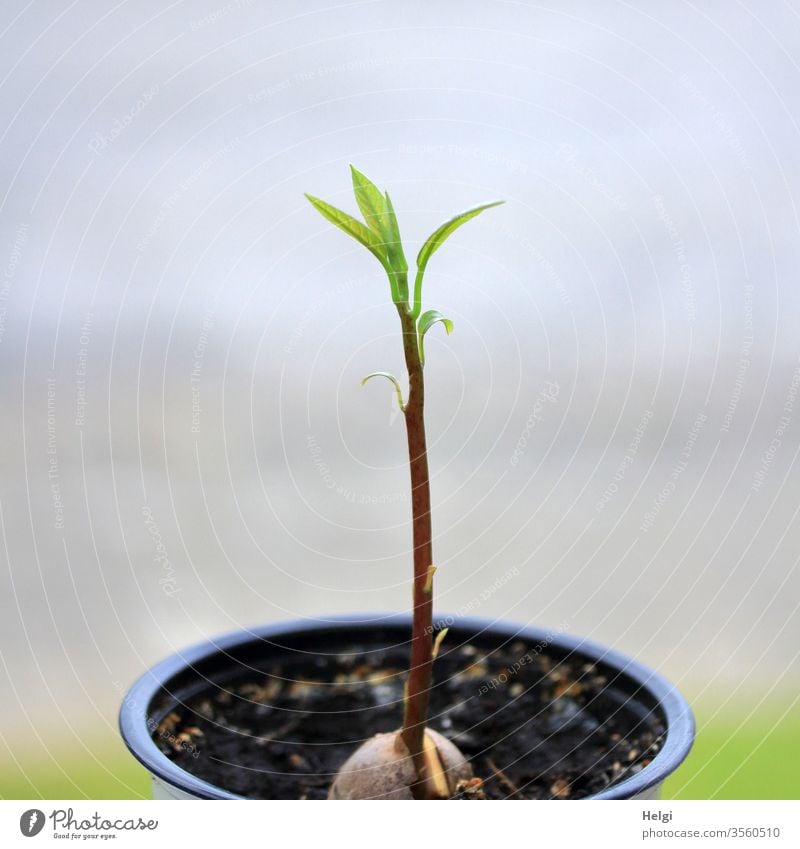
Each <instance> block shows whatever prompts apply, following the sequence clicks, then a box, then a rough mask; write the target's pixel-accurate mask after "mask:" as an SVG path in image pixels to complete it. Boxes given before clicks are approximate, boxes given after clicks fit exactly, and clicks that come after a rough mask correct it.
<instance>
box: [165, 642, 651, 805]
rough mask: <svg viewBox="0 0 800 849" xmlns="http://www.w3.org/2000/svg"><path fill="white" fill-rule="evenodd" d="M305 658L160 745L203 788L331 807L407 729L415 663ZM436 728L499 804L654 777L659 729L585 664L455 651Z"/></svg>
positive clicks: (172, 731) (237, 691) (536, 649)
mask: <svg viewBox="0 0 800 849" xmlns="http://www.w3.org/2000/svg"><path fill="white" fill-rule="evenodd" d="M305 657H306V660H305V662H300V663H299V664H298V659H297V658H298V656H297V655H296V654H295V655H292V656H291V659H287V661H286V662H284V663H283V664H281V662H280V661H272V662H271V663H270V664H267V665H265V667H264V668H263V671H262V670H258V671H253V670H252V669H250V670H249V672H248V674H247V675H245V676H244V677H240V678H238V679H234V680H233V681H232V682H230V683H227V684H225V685H224V686H222V685H214V684H209V687H208V689H207V691H206V692H204V693H202V694H201V695H199V696H197V697H195V698H193V699H192V700H190V701H189V702H188V703H187V704H186V705H182V706H180V707H175V708H174V709H173V710H172V711H171V712H170V713H168V714H167V715H166V716H165V717H164V718H163V719H161V721H160V722H159V723H158V728H157V729H156V731H155V733H154V735H153V738H154V740H156V742H157V743H158V745H159V747H160V748H161V750H162V751H163V752H164V753H165V754H167V755H168V756H169V757H170V758H172V759H173V760H174V761H175V762H176V763H178V764H179V765H180V766H181V767H183V768H184V769H186V770H187V771H189V772H191V773H193V774H194V775H196V776H198V777H200V778H203V779H205V780H206V781H208V782H211V783H212V784H214V785H216V786H219V787H223V788H225V789H226V790H228V791H230V792H233V793H236V794H239V795H241V796H247V797H251V798H257V799H323V798H325V797H326V795H327V792H328V787H329V785H330V782H331V780H332V777H333V776H334V775H335V773H336V771H337V770H338V768H339V767H340V766H341V764H342V763H343V762H344V761H345V760H346V759H347V757H348V756H349V755H350V754H351V753H352V752H353V751H354V749H355V748H356V747H357V746H358V744H359V742H360V741H362V740H364V739H366V738H368V737H370V736H372V735H373V734H376V733H378V732H384V731H393V730H396V729H398V728H399V726H400V722H401V717H402V694H403V682H404V678H405V672H404V666H405V663H406V662H407V660H406V652H405V651H404V650H403V649H402V648H401V647H400V648H392V649H380V650H373V651H369V652H367V653H363V652H359V651H358V649H356V648H353V649H352V651H345V652H343V653H341V654H338V655H330V654H329V655H322V656H316V657H315V656H310V655H305ZM435 674H436V682H435V686H434V690H433V692H432V694H431V716H430V725H431V727H433V728H435V729H437V730H438V731H440V732H441V733H442V734H444V735H445V736H446V737H449V738H450V739H452V740H453V741H454V742H455V744H456V745H457V746H458V747H459V748H460V749H461V751H462V752H463V753H464V755H465V756H466V757H467V758H468V759H469V760H470V762H471V764H472V768H473V770H474V772H475V775H476V776H478V777H480V778H481V779H483V781H484V788H483V789H484V792H485V795H486V798H489V799H552V798H556V799H577V798H581V797H585V796H588V795H590V794H592V793H596V792H598V791H600V790H603V789H604V788H606V787H608V786H609V785H610V784H612V783H614V782H617V781H619V780H621V779H623V778H625V777H627V776H629V775H631V774H632V773H635V772H638V771H639V770H641V769H642V768H643V767H644V766H646V765H647V764H648V763H649V762H650V760H652V758H653V757H654V755H655V754H656V752H657V751H658V749H659V747H660V745H661V742H662V736H663V733H664V726H663V722H662V719H661V717H660V715H659V714H658V713H657V712H655V711H649V710H648V709H647V708H645V707H644V706H643V705H642V703H641V702H639V701H637V700H636V699H631V698H629V697H627V696H626V695H625V694H624V693H623V692H622V691H621V690H619V689H618V688H617V686H616V685H615V682H614V681H609V680H607V675H604V674H601V671H600V670H598V669H597V668H596V667H595V666H593V665H592V664H587V663H586V662H585V660H582V659H580V658H578V657H573V658H565V659H562V660H558V661H556V660H553V659H552V658H550V657H549V656H548V655H547V654H546V652H543V651H541V647H540V646H529V645H526V644H525V643H522V642H519V641H517V642H513V643H511V644H506V645H505V646H503V647H501V648H499V649H494V650H493V651H492V652H491V653H488V654H487V653H485V652H483V651H479V650H478V649H476V648H474V647H473V646H471V645H461V646H458V647H455V648H451V649H450V650H449V651H448V650H446V649H444V648H443V650H442V653H441V655H440V657H439V658H438V659H437V661H436V672H435Z"/></svg>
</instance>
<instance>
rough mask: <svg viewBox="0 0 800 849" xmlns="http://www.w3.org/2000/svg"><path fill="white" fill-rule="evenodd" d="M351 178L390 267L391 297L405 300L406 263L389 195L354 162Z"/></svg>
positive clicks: (401, 301) (354, 192)
mask: <svg viewBox="0 0 800 849" xmlns="http://www.w3.org/2000/svg"><path fill="white" fill-rule="evenodd" d="M350 173H351V175H352V177H353V194H355V196H356V202H357V203H358V208H359V209H360V210H361V214H362V215H363V216H364V221H366V223H367V225H368V226H369V228H370V230H372V231H373V232H374V233H375V234H376V235H377V236H378V237H379V238H380V240H381V242H382V243H383V246H384V251H385V253H386V259H387V262H388V264H389V267H388V268H387V269H386V270H387V273H388V274H389V277H390V282H391V284H392V300H393V301H394V302H395V303H398V302H399V303H404V304H405V303H408V277H407V276H406V273H407V272H408V263H407V262H406V258H405V256H404V254H403V245H402V242H401V241H400V228H399V227H398V225H397V216H396V215H395V212H394V207H393V206H392V201H391V200H390V198H389V194H388V193H385V194H381V191H380V189H379V188H378V187H377V186H376V185H375V184H374V183H373V182H372V180H370V179H369V177H367V176H366V175H365V174H362V173H361V172H360V171H359V170H358V169H357V168H356V167H355V166H354V165H351V166H350Z"/></svg>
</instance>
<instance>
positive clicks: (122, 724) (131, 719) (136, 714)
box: [119, 613, 695, 799]
mask: <svg viewBox="0 0 800 849" xmlns="http://www.w3.org/2000/svg"><path fill="white" fill-rule="evenodd" d="M451 619H452V621H453V625H454V626H455V627H456V628H459V629H461V628H464V629H468V630H474V631H475V632H476V633H483V632H488V633H490V634H496V635H497V636H500V637H502V638H504V639H506V640H508V639H514V638H516V639H524V640H527V641H529V642H532V643H537V642H541V641H543V640H547V642H548V645H554V646H557V647H559V648H561V649H564V650H566V651H567V652H573V651H578V652H580V653H581V654H583V655H587V656H588V657H589V658H590V659H591V660H592V661H599V662H601V663H604V664H606V665H610V666H613V667H616V668H617V669H619V671H620V672H622V673H624V674H625V675H627V676H628V677H629V678H631V679H633V680H634V681H635V682H636V683H637V684H639V685H640V686H641V687H642V688H643V689H645V690H647V691H649V693H650V695H651V696H652V697H653V698H654V699H655V700H656V701H657V702H658V704H659V706H660V707H661V710H662V711H663V713H664V718H665V720H666V722H665V724H666V736H665V739H664V745H663V746H662V748H661V749H660V751H659V752H658V754H657V755H656V756H655V757H654V758H653V760H652V761H651V762H650V763H649V764H648V765H647V766H646V767H644V768H643V769H642V770H641V771H640V772H638V773H636V774H635V775H632V776H630V777H628V778H626V779H624V780H623V781H620V782H619V783H618V784H614V785H612V786H611V787H608V788H606V789H605V790H603V791H601V792H600V793H595V794H593V795H592V796H589V797H587V798H588V799H629V798H631V797H633V796H636V795H638V794H640V793H642V792H644V791H645V790H647V789H649V788H651V787H653V786H654V785H656V784H659V783H661V782H662V781H664V779H665V778H666V777H667V776H668V775H670V774H671V773H672V772H674V771H675V770H676V769H677V768H678V766H680V764H681V763H682V762H683V761H684V759H685V758H686V756H687V755H688V754H689V750H690V749H691V748H692V744H693V743H694V736H695V722H694V716H693V714H692V710H691V708H690V707H689V704H688V702H687V701H686V699H684V698H683V696H682V695H681V694H680V693H679V692H678V690H677V689H676V688H675V686H674V685H673V684H671V683H670V682H669V681H667V679H666V678H664V677H663V676H661V675H660V674H659V673H657V672H655V671H654V670H652V669H650V668H649V667H648V666H646V665H645V664H643V663H640V662H639V661H638V660H634V659H633V658H631V657H628V656H627V655H625V654H622V653H621V652H618V651H616V650H615V649H611V648H607V647H606V646H604V645H603V644H601V643H597V642H594V641H593V640H589V639H586V638H584V637H578V636H572V635H570V634H564V633H555V634H554V633H553V630H547V629H546V628H540V627H534V626H530V625H517V624H513V623H509V622H506V621H504V620H492V619H487V618H483V617H451V616H447V615H446V614H439V615H437V620H439V621H442V620H444V621H450V620H451ZM343 625H348V626H349V627H350V629H354V628H355V629H356V630H357V631H360V632H369V631H370V630H371V629H374V628H376V627H388V628H392V627H405V628H408V627H410V625H411V617H410V615H409V614H406V613H399V614H398V613H389V614H361V615H357V616H356V615H353V614H343V615H333V616H328V617H325V618H322V617H320V618H316V619H309V620H304V619H299V620H292V621H283V622H276V623H271V624H268V625H262V626H259V627H256V628H252V629H240V630H237V631H232V632H229V633H226V634H224V635H223V636H221V637H218V638H216V639H208V640H203V641H202V642H199V643H196V644H195V645H193V646H191V647H189V648H187V649H185V650H183V651H179V652H175V653H174V654H172V655H170V656H169V657H167V658H165V659H164V660H162V661H160V662H159V663H157V664H155V666H152V667H151V668H150V669H148V670H147V672H145V673H144V674H143V675H142V676H141V677H139V678H138V679H137V680H136V681H135V682H134V684H133V685H132V686H131V688H130V689H129V690H128V692H127V694H126V695H125V697H124V698H123V700H122V706H121V707H120V712H119V729H120V733H121V734H122V739H123V741H124V742H125V745H126V746H127V747H128V749H129V751H130V752H131V754H132V755H133V756H134V757H135V758H136V760H138V761H139V763H141V764H142V765H143V766H144V767H146V768H147V770H148V771H149V772H150V773H151V774H152V775H153V776H155V777H157V778H159V779H161V780H162V781H164V782H166V783H168V784H170V785H172V786H173V787H177V788H179V789H180V790H182V791H183V792H185V793H187V794H190V795H192V796H196V797H198V798H200V799H245V798H246V797H244V796H240V795H238V794H236V793H231V792H229V791H227V790H225V789H223V788H222V787H217V786H216V785H214V784H211V783H209V782H207V781H204V780H202V779H200V778H197V777H196V776H194V775H192V773H190V772H187V771H186V770H185V769H183V768H182V767H179V766H178V765H177V764H176V763H175V762H174V761H171V760H170V759H169V758H168V757H167V756H166V755H165V754H163V753H162V752H161V750H160V749H159V748H158V746H157V745H156V743H155V741H154V740H153V738H152V732H153V729H152V723H151V721H150V720H149V708H150V705H151V703H152V701H153V699H154V698H155V697H156V696H157V695H159V694H160V693H161V692H162V691H163V690H164V689H166V687H165V684H166V683H167V682H168V681H169V680H170V679H172V678H174V677H175V676H176V675H177V674H178V673H180V672H181V671H182V670H183V669H185V668H186V667H191V666H194V665H195V664H197V663H200V662H201V661H203V660H207V659H208V658H210V657H212V656H213V655H215V654H218V653H221V652H227V651H229V650H231V649H234V648H236V647H239V646H242V645H245V644H247V643H249V642H253V641H271V640H276V639H278V638H280V637H285V636H287V635H289V634H296V633H298V632H305V633H309V634H313V633H314V632H320V631H326V630H331V629H332V628H333V629H334V630H336V629H338V628H341V626H343Z"/></svg>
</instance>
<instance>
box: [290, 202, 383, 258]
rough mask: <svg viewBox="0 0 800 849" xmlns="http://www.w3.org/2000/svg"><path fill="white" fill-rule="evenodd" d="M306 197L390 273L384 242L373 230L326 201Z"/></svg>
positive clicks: (318, 210)
mask: <svg viewBox="0 0 800 849" xmlns="http://www.w3.org/2000/svg"><path fill="white" fill-rule="evenodd" d="M306 197H307V198H308V199H309V201H310V202H311V204H312V206H313V207H314V209H316V210H317V212H319V213H320V214H321V215H322V216H323V217H325V218H327V219H328V221H330V222H331V224H335V225H336V226H337V227H338V228H339V229H340V230H342V231H343V232H345V233H347V235H348V236H352V237H353V238H354V239H355V240H356V241H357V242H360V243H361V244H362V245H363V246H364V247H365V248H366V249H367V250H368V251H370V252H371V253H373V254H374V255H375V256H376V257H377V259H378V261H379V262H380V264H381V265H382V266H383V267H384V268H385V269H386V270H387V272H388V271H389V268H388V259H387V256H386V249H385V248H384V245H383V240H382V239H381V238H380V237H379V236H378V235H377V234H376V233H375V232H374V231H373V230H370V228H369V227H365V226H364V225H363V224H362V223H361V222H360V221H358V220H357V219H356V218H353V216H352V215H348V214H347V213H346V212H342V210H341V209H337V208H336V207H335V206H331V205H330V204H329V203H326V202H325V201H324V200H320V199H319V198H315V197H314V196H313V195H309V194H306Z"/></svg>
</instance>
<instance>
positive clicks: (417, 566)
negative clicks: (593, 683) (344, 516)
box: [398, 305, 433, 798]
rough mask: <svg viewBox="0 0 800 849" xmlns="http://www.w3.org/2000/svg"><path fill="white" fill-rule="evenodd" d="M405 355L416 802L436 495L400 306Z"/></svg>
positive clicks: (410, 336)
mask: <svg viewBox="0 0 800 849" xmlns="http://www.w3.org/2000/svg"><path fill="white" fill-rule="evenodd" d="M398 311H399V312H400V321H401V324H402V328H403V351H404V353H405V359H406V367H407V369H408V384H409V389H408V400H407V401H406V406H405V418H406V433H407V436H408V460H409V465H410V469H411V512H412V516H413V539H414V595H413V599H414V617H413V626H412V633H411V663H410V666H409V673H408V682H407V685H406V687H407V690H406V699H405V710H404V714H403V728H402V731H401V735H402V738H403V742H404V743H405V745H406V748H407V749H408V751H409V752H410V754H411V757H412V759H413V761H414V767H415V770H416V773H417V779H418V784H417V785H416V786H415V787H414V788H412V791H413V792H414V795H415V796H416V797H417V798H427V797H429V795H430V792H429V784H430V779H431V776H430V775H428V772H430V770H429V769H428V766H427V759H426V757H425V747H424V737H425V723H426V721H427V718H428V701H429V698H430V690H431V680H432V671H433V587H432V584H431V578H432V574H431V575H429V570H430V568H431V565H432V562H433V550H432V543H431V536H432V534H431V491H430V478H429V474H428V449H427V446H426V443H425V418H424V405H425V384H424V381H423V370H422V361H421V359H420V353H419V343H418V340H417V329H416V321H415V320H414V318H413V317H412V315H411V314H410V312H409V311H408V308H407V307H405V306H404V305H403V306H400V307H399V308H398Z"/></svg>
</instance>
